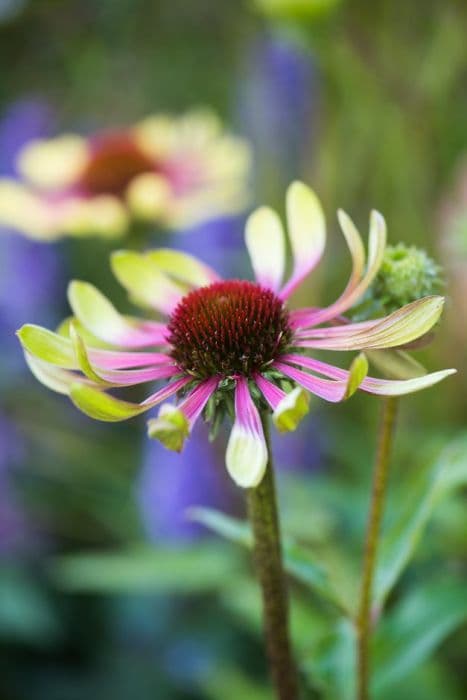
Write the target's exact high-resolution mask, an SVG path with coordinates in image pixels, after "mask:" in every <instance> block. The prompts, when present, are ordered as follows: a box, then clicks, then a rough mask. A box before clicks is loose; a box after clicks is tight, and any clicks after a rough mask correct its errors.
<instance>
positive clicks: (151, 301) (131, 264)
mask: <svg viewBox="0 0 467 700" xmlns="http://www.w3.org/2000/svg"><path fill="white" fill-rule="evenodd" d="M111 264H112V271H113V273H114V275H115V277H116V278H117V279H118V281H119V282H120V284H121V285H122V286H123V287H125V289H126V290H127V292H128V293H129V295H130V298H131V299H132V301H134V302H135V303H136V304H139V305H141V306H143V307H146V308H150V309H156V310H157V311H160V312H162V313H163V314H167V315H169V314H170V313H171V312H172V311H173V309H174V308H175V306H176V305H177V304H178V302H179V301H180V299H181V298H182V296H183V290H182V289H181V288H180V287H179V286H178V285H176V284H175V283H174V282H172V281H171V280H170V278H169V277H168V276H167V275H165V274H164V273H163V272H162V270H160V269H159V268H158V267H157V265H156V264H155V263H154V262H153V261H152V260H151V259H150V258H149V257H148V256H147V255H144V254H141V253H136V252H135V251H133V250H117V251H116V252H115V253H113V254H112V257H111Z"/></svg>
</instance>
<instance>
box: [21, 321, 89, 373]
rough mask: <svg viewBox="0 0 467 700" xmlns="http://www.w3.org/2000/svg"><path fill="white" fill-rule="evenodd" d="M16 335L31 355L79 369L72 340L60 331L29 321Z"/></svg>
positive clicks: (60, 365) (58, 364) (53, 363)
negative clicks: (56, 331)
mask: <svg viewBox="0 0 467 700" xmlns="http://www.w3.org/2000/svg"><path fill="white" fill-rule="evenodd" d="M16 335H17V336H18V338H19V341H20V343H21V345H22V346H23V349H24V350H25V351H26V352H27V353H28V354H29V355H31V356H34V357H37V358H38V359H39V360H42V361H44V362H48V363H50V364H52V365H56V366H57V367H62V368H63V369H78V363H77V361H76V356H75V353H74V351H73V346H72V344H71V342H70V341H69V340H68V339H67V338H64V337H63V336H61V335H59V334H58V333H53V332H52V331H49V330H47V328H41V326H36V325H34V324H32V323H31V324H29V323H28V324H26V325H24V326H22V327H21V328H20V329H19V330H18V331H17V332H16Z"/></svg>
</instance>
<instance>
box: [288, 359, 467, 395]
mask: <svg viewBox="0 0 467 700" xmlns="http://www.w3.org/2000/svg"><path fill="white" fill-rule="evenodd" d="M281 361H282V362H287V363H293V364H296V365H300V366H301V367H306V368H308V369H310V370H312V371H314V372H319V374H322V375H324V376H325V377H331V378H332V379H337V380H346V381H348V378H349V372H348V370H345V369H342V368H340V367H335V366H334V365H330V364H328V363H327V362H322V361H321V360H315V359H314V358H311V357H305V356H304V355H293V354H289V355H283V356H282V357H281ZM455 372H456V370H455V369H446V370H441V371H439V372H432V373H431V374H425V375H422V376H419V377H412V378H410V379H378V378H376V377H368V376H367V377H365V378H364V379H363V380H362V381H361V383H360V385H359V387H358V388H359V389H361V390H362V391H366V392H367V393H369V394H380V395H382V396H402V395H404V394H411V393H412V392H415V391H420V390H421V389H426V388H427V387H430V386H433V385H434V384H437V383H438V382H440V381H442V380H443V379H445V378H446V377H448V376H450V375H451V374H455Z"/></svg>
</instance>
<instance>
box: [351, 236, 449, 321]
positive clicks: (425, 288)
mask: <svg viewBox="0 0 467 700" xmlns="http://www.w3.org/2000/svg"><path fill="white" fill-rule="evenodd" d="M442 287H443V279H442V268H441V266H440V265H438V264H437V263H436V262H435V261H434V260H433V259H432V258H430V257H429V255H428V254H427V253H426V252H425V251H424V250H422V249H421V248H416V247H415V246H407V245H406V244H405V243H398V244H397V245H388V246H387V247H386V250H385V252H384V257H383V262H382V263H381V267H380V269H379V271H378V274H377V275H376V277H375V280H374V282H373V284H372V285H371V287H370V288H369V290H368V292H367V294H366V295H365V297H364V299H363V300H362V302H361V303H360V304H359V305H358V306H357V307H356V308H355V309H354V313H353V314H352V316H353V318H354V319H358V320H364V319H367V318H374V317H377V316H379V315H381V314H389V313H391V312H393V311H396V310H397V309H400V308H401V306H405V305H406V304H410V303H411V302H413V301H416V300H417V299H421V298H422V297H425V296H429V295H431V294H439V292H440V291H441V289H442Z"/></svg>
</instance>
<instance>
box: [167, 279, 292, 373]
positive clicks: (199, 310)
mask: <svg viewBox="0 0 467 700" xmlns="http://www.w3.org/2000/svg"><path fill="white" fill-rule="evenodd" d="M168 329H169V332H170V336H169V342H170V343H171V344H172V348H173V349H172V352H171V355H172V357H173V358H174V359H175V361H176V362H177V364H178V365H179V366H180V368H181V369H182V370H184V371H185V372H189V373H190V374H193V375H194V376H196V377H200V378H204V377H210V376H213V375H216V374H221V375H224V376H230V375H235V374H243V375H246V376H249V375H251V374H252V373H254V372H256V371H258V370H262V369H264V368H265V367H266V366H267V365H268V364H270V363H271V362H272V361H273V360H274V359H275V358H276V357H278V356H279V355H280V354H282V353H283V352H284V351H285V349H286V347H287V345H288V344H289V342H290V339H291V336H292V331H291V329H290V326H289V320H288V313H287V310H286V309H285V308H284V305H283V303H282V301H281V300H280V299H279V298H278V297H277V296H276V295H275V294H274V292H272V291H270V290H269V289H265V288H263V287H260V286H259V285H257V284H254V283H253V282H243V281H240V280H230V281H228V282H214V283H213V284H211V285H210V286H209V287H202V288H201V289H196V290H195V291H193V292H191V293H189V294H187V295H186V296H185V297H184V298H183V299H182V300H181V301H180V303H179V304H178V306H177V307H176V309H175V311H174V312H173V314H172V317H171V319H170V321H169V324H168Z"/></svg>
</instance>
